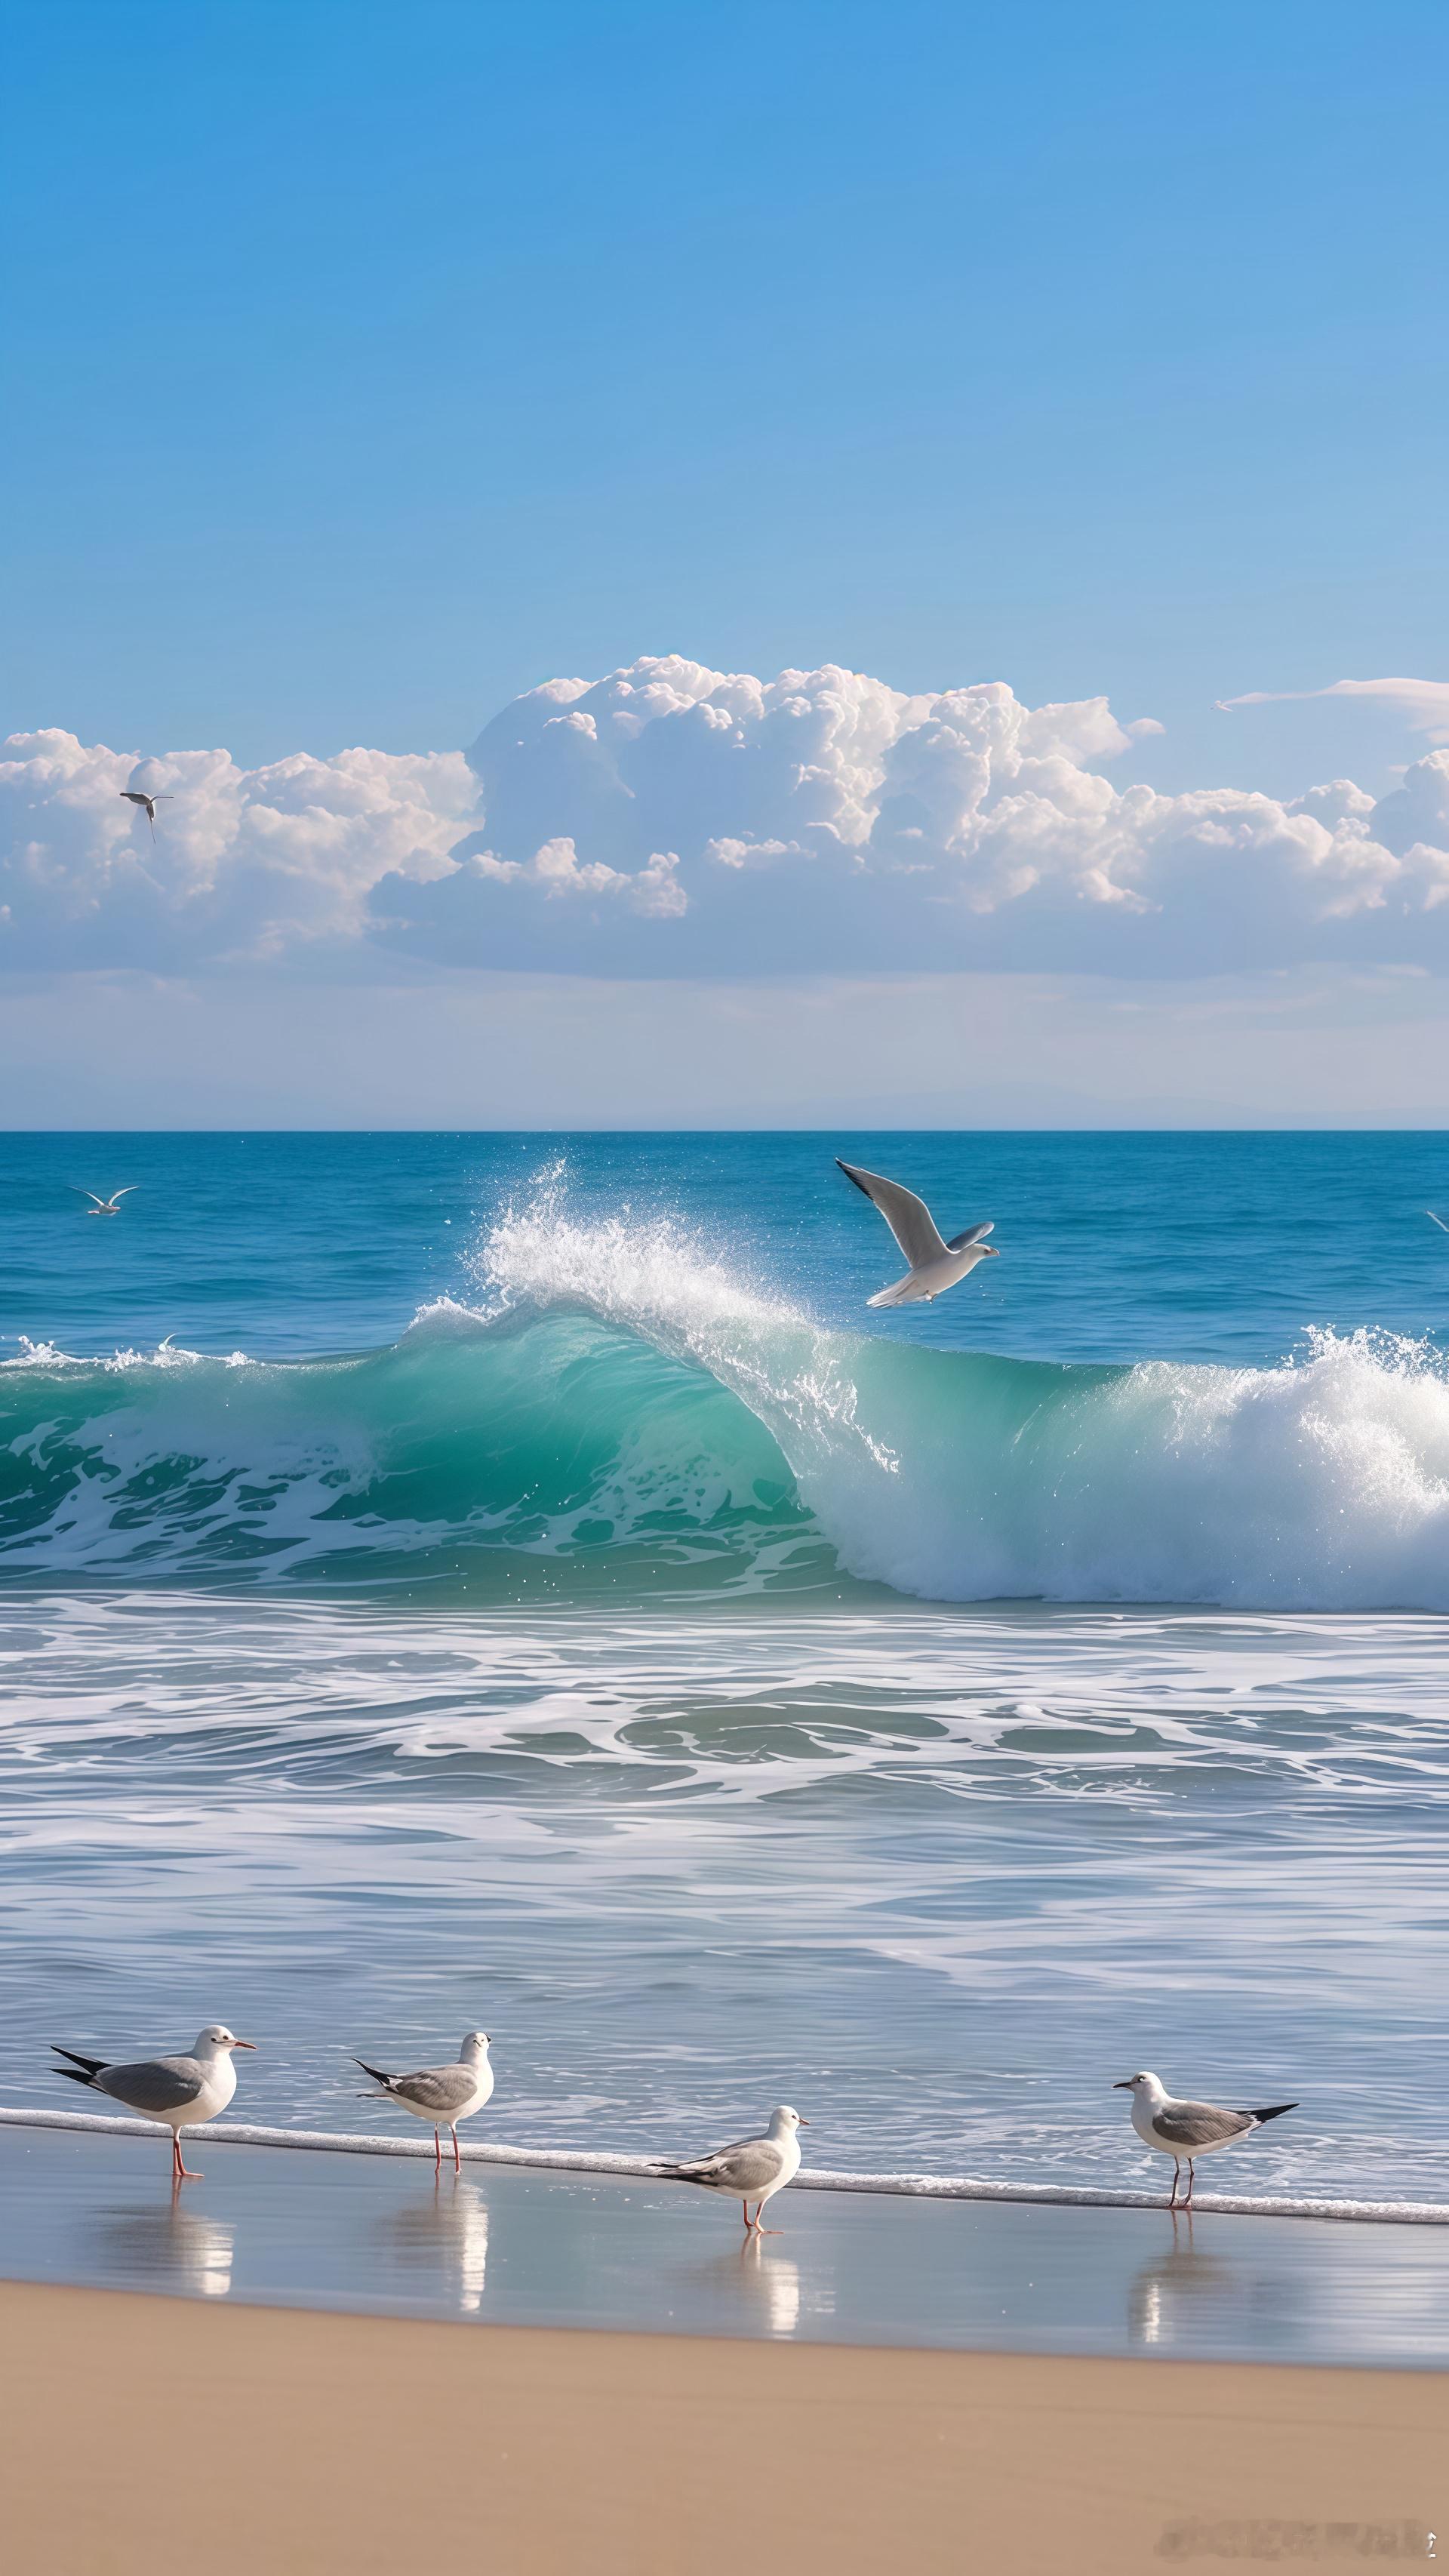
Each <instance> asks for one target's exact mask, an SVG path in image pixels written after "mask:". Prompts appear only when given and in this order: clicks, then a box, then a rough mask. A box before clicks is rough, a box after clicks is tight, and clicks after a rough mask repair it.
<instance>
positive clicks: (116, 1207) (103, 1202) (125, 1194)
mask: <svg viewBox="0 0 1449 2576" xmlns="http://www.w3.org/2000/svg"><path fill="white" fill-rule="evenodd" d="M140 1186H141V1184H140V1182H139V1181H128V1182H127V1183H126V1186H125V1188H124V1189H123V1190H113V1191H112V1192H111V1195H110V1197H109V1198H108V1199H103V1198H98V1197H97V1196H96V1193H95V1191H94V1190H82V1189H77V1188H76V1184H75V1182H74V1181H67V1182H66V1188H67V1189H68V1190H71V1191H73V1192H74V1194H75V1196H76V1197H77V1198H78V1199H89V1200H90V1202H91V1204H90V1206H89V1207H88V1208H87V1209H86V1214H87V1216H119V1215H120V1213H121V1201H122V1199H128V1198H129V1197H130V1195H131V1192H132V1190H138V1189H139V1188H140Z"/></svg>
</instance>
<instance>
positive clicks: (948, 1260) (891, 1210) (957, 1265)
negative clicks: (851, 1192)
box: [835, 1154, 1001, 1306]
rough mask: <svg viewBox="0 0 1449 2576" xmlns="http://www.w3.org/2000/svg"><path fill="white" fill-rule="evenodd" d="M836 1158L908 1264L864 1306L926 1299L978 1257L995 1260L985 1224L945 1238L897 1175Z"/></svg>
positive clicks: (959, 1276)
mask: <svg viewBox="0 0 1449 2576" xmlns="http://www.w3.org/2000/svg"><path fill="white" fill-rule="evenodd" d="M835 1159H836V1162H837V1164H838V1165H839V1167H840V1169H841V1171H842V1172H843V1173H844V1174H845V1177H846V1179H847V1180H848V1181H854V1183H855V1186H856V1188H857V1189H858V1190H864V1192H865V1195H866V1197H867V1198H868V1199H869V1201H870V1203H871V1205H872V1207H877V1208H879V1210H880V1212H881V1215H882V1216H883V1217H884V1218H885V1221H886V1223H887V1225H888V1226H889V1227H890V1230H891V1232H892V1234H893V1235H894V1236H895V1239H896V1241H897V1243H898V1244H899V1245H900V1247H901V1250H902V1252H903V1253H904V1254H905V1256H906V1259H907V1261H908V1262H909V1263H910V1265H911V1266H910V1269H909V1270H908V1271H907V1273H906V1276H905V1278H904V1279H897V1280H896V1282H895V1284H894V1285H893V1286H892V1287H890V1288H881V1289H878V1290H877V1292H876V1294H875V1296H874V1297H868V1298H867V1299H866V1304H867V1305H868V1306H914V1305H916V1304H918V1303H919V1301H920V1300H921V1299H922V1298H924V1299H925V1300H926V1303H927V1304H928V1305H929V1303H930V1301H931V1299H932V1298H933V1297H939V1296H941V1295H943V1294H944V1292H945V1290H946V1289H948V1288H954V1287H955V1285H956V1282H957V1280H958V1279H964V1278H965V1276H966V1273H967V1271H968V1270H974V1269H975V1267H976V1264H977V1262H978V1261H999V1260H1000V1258H1001V1256H1000V1254H999V1253H998V1251H997V1250H996V1247H995V1245H994V1244H990V1243H988V1242H987V1241H986V1240H985V1238H986V1236H987V1235H988V1234H989V1233H990V1232H991V1226H990V1224H987V1225H968V1227H967V1228H966V1231H965V1233H964V1234H953V1235H952V1237H951V1240H950V1242H949V1243H943V1242H942V1241H941V1237H940V1235H939V1233H938V1232H937V1230H936V1221H935V1218H934V1217H933V1216H932V1214H931V1211H930V1209H929V1208H928V1207H927V1205H926V1202H925V1200H924V1199H918V1198H917V1196H916V1194H915V1191H914V1190H907V1189H903V1188H902V1187H901V1184H900V1182H899V1181H883V1180H882V1179H881V1176H880V1174H879V1172H862V1171H858V1170H857V1169H856V1166H855V1164H854V1163H842V1162H841V1161H840V1156H839V1155H838V1154H837V1155H836V1157H835Z"/></svg>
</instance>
